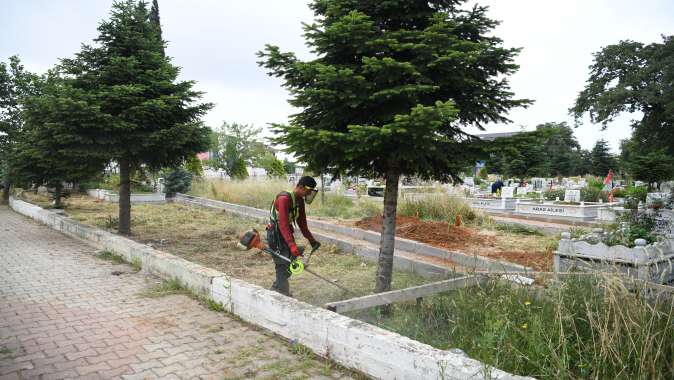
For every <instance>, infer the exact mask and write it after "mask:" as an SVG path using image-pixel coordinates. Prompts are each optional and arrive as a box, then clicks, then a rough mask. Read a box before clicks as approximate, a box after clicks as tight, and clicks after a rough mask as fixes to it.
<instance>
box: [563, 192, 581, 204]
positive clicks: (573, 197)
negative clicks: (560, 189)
mask: <svg viewBox="0 0 674 380" xmlns="http://www.w3.org/2000/svg"><path fill="white" fill-rule="evenodd" d="M564 202H576V203H577V202H580V190H566V191H565V192H564Z"/></svg>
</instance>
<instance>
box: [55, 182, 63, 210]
mask: <svg viewBox="0 0 674 380" xmlns="http://www.w3.org/2000/svg"><path fill="white" fill-rule="evenodd" d="M61 190H63V185H62V184H61V183H60V182H59V183H57V184H56V186H54V208H61V207H62V205H61V194H62V191H61Z"/></svg>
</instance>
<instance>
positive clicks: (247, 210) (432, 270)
mask: <svg viewBox="0 0 674 380" xmlns="http://www.w3.org/2000/svg"><path fill="white" fill-rule="evenodd" d="M172 201H174V202H176V201H177V202H180V203H185V204H190V205H197V206H201V207H208V208H215V209H219V210H226V211H229V212H233V213H236V214H239V215H243V216H247V217H252V218H256V219H259V220H261V221H263V222H266V221H267V218H268V217H269V212H268V211H265V210H260V209H257V208H254V207H248V206H241V205H237V204H233V203H227V202H221V201H216V200H212V199H208V198H201V197H195V196H192V195H186V194H180V193H179V194H176V195H175V196H174V197H173V198H172ZM308 224H309V227H310V228H318V229H321V230H324V231H329V232H334V233H338V234H341V235H346V236H349V237H351V238H354V239H359V240H365V241H367V242H370V243H373V244H379V243H380V241H381V234H380V233H378V232H374V231H366V230H363V229H360V228H352V227H348V226H341V225H337V224H333V223H328V222H323V221H319V220H312V219H309V220H308ZM315 235H317V237H318V238H322V239H323V240H329V241H331V243H332V244H335V245H337V246H338V247H340V249H341V250H343V251H345V252H354V253H355V254H357V255H359V256H362V257H364V258H367V259H372V257H373V256H372V253H371V252H363V250H362V249H361V250H359V249H358V248H357V244H353V243H352V242H350V241H346V240H342V239H337V238H335V237H330V236H327V235H320V234H315ZM395 248H396V251H406V252H409V253H415V254H418V255H422V256H430V257H435V258H440V259H444V260H451V261H453V262H455V263H456V264H458V265H460V266H462V267H465V268H469V269H475V270H488V271H500V272H527V271H533V269H532V268H529V267H525V266H523V265H519V264H514V263H509V262H507V261H501V260H493V259H490V258H487V257H483V256H478V255H467V254H465V253H461V252H456V251H448V250H446V249H442V248H438V247H434V246H431V245H428V244H424V243H420V242H417V241H414V240H409V239H403V238H396V243H395ZM365 251H368V250H367V249H366V250H365ZM360 253H365V254H364V255H362V254H360ZM396 253H397V252H396ZM378 255H379V252H378V251H377V252H376V253H375V254H374V260H376V259H377V257H378ZM395 258H398V261H399V262H401V265H402V267H410V266H411V267H414V268H416V270H417V271H418V273H417V272H416V271H415V273H417V274H419V275H421V276H424V277H430V276H437V275H438V273H441V272H443V269H444V270H445V271H444V274H442V275H449V274H452V273H453V271H451V270H447V268H445V267H442V266H439V265H433V264H430V263H424V262H420V261H418V260H410V259H409V258H406V257H404V256H400V255H396V256H395V257H394V261H395V260H396V259H395ZM410 261H413V262H410ZM395 265H396V264H395V262H394V266H395ZM402 267H401V268H402ZM426 268H427V269H428V270H425V269H426ZM403 270H404V269H403Z"/></svg>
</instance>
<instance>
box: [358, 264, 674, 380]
mask: <svg viewBox="0 0 674 380" xmlns="http://www.w3.org/2000/svg"><path fill="white" fill-rule="evenodd" d="M583 277H585V278H581V276H578V277H575V278H569V279H568V280H565V281H563V282H558V281H556V282H552V283H548V284H547V285H548V287H547V288H546V289H545V290H544V291H541V290H540V288H531V287H520V286H517V285H513V284H511V283H503V282H498V281H496V280H491V281H489V282H488V283H487V284H486V285H484V286H482V287H472V288H465V289H461V290H457V291H453V292H448V293H444V294H439V295H436V296H433V297H428V298H424V300H423V302H422V303H421V305H420V306H417V305H416V304H414V303H406V304H395V305H393V314H392V317H382V316H381V315H378V314H377V311H376V310H375V309H372V310H371V311H370V313H371V314H373V315H371V316H369V318H371V319H374V321H372V320H371V321H370V322H371V323H375V324H378V325H380V326H382V327H384V328H386V329H388V330H391V331H395V332H398V333H400V334H402V335H405V336H408V337H410V338H412V339H415V340H418V341H421V342H424V343H427V344H430V345H432V346H435V347H437V348H440V349H450V348H459V349H461V350H464V351H465V352H466V353H467V354H468V355H469V356H470V357H472V358H474V359H477V360H480V361H482V362H483V363H486V364H488V365H491V366H494V367H497V368H500V369H503V370H505V371H508V372H511V373H514V374H518V375H526V376H534V377H536V378H541V379H616V378H618V379H672V378H674V361H673V360H672V358H674V308H673V306H674V302H673V301H672V299H671V298H666V299H665V298H664V297H658V298H656V299H648V300H647V299H644V298H643V297H642V296H640V295H639V292H638V291H637V292H630V291H628V290H627V288H626V287H625V285H624V283H623V282H622V281H621V280H620V279H619V278H616V277H610V276H583ZM635 286H638V284H635Z"/></svg>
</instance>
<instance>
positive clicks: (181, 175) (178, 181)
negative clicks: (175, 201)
mask: <svg viewBox="0 0 674 380" xmlns="http://www.w3.org/2000/svg"><path fill="white" fill-rule="evenodd" d="M191 187H192V173H190V172H188V171H187V170H185V169H183V168H178V169H173V170H169V171H167V172H165V174H164V192H165V193H166V194H175V193H186V192H188V191H190V188H191Z"/></svg>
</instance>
